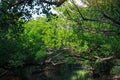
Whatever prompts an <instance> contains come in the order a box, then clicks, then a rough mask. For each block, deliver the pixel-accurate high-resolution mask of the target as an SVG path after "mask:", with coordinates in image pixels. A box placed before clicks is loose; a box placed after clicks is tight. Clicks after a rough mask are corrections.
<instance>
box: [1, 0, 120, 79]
mask: <svg viewBox="0 0 120 80" xmlns="http://www.w3.org/2000/svg"><path fill="white" fill-rule="evenodd" d="M63 3H64V4H63ZM83 4H84V5H86V7H83V6H80V5H78V4H77V3H76V2H75V1H74V0H70V1H65V0H59V1H55V2H54V1H53V2H49V1H46V0H41V1H39V0H35V1H33V0H25V1H24V0H17V1H15V0H8V1H6V0H2V1H1V2H0V15H1V17H0V73H2V74H0V77H4V76H5V75H7V74H8V73H14V74H16V73H15V72H19V74H17V75H22V78H23V79H25V74H24V76H23V73H26V74H27V75H26V76H30V75H31V74H32V73H34V71H35V69H36V68H38V67H39V69H40V70H41V72H44V70H46V69H48V70H49V67H50V69H51V68H53V66H57V67H59V65H60V64H63V66H60V67H59V68H62V69H63V68H67V69H71V67H70V68H68V65H72V66H73V65H77V67H79V68H80V69H83V70H81V71H79V70H78V71H77V72H76V74H78V75H80V76H81V77H79V76H78V79H79V78H82V77H83V76H85V75H87V76H88V75H91V74H92V76H93V78H96V77H97V78H101V79H102V78H104V76H107V77H108V76H111V75H113V74H115V75H117V74H118V75H119V74H120V73H119V59H120V55H119V50H120V46H119V44H120V41H119V39H120V35H119V34H120V28H119V26H120V21H119V20H120V4H119V3H118V0H109V1H108V0H100V1H97V0H96V1H94V0H85V2H84V1H83ZM52 5H56V6H57V7H55V6H52ZM36 6H37V8H36V9H34V8H35V7H36ZM51 8H53V9H54V10H56V11H57V14H53V13H52V12H51V11H50V9H51ZM31 10H33V11H32V12H31ZM34 13H35V14H36V13H37V14H41V15H42V14H45V16H41V17H38V18H36V19H32V18H31V15H33V14H34ZM81 65H82V66H81ZM51 66H52V67H51ZM31 67H32V68H31ZM23 69H26V70H23ZM58 70H59V71H61V69H58ZM6 71H7V72H6ZM32 71H33V72H32ZM38 71H39V70H38ZM59 71H58V72H59ZM63 71H64V70H63ZM60 73H63V72H62V71H61V72H60ZM73 73H74V70H73ZM107 77H106V78H107ZM72 78H74V76H71V80H72ZM29 79H30V78H29ZM75 79H76V78H75ZM16 80H17V79H16ZM55 80H56V79H55ZM69 80H70V78H69Z"/></svg>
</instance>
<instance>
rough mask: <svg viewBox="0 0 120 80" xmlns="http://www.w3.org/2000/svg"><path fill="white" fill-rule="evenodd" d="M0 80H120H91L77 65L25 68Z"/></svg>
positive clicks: (98, 79)
mask: <svg viewBox="0 0 120 80" xmlns="http://www.w3.org/2000/svg"><path fill="white" fill-rule="evenodd" d="M0 80H120V79H100V78H96V79H93V78H92V76H90V75H89V72H87V71H86V68H85V67H84V66H81V65H79V64H77V65H76V64H67V65H66V64H62V65H57V66H46V67H44V68H43V69H41V68H40V67H26V68H23V69H20V70H12V71H11V72H9V73H8V74H6V75H5V76H3V77H0Z"/></svg>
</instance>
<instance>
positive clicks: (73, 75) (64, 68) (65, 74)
mask: <svg viewBox="0 0 120 80" xmlns="http://www.w3.org/2000/svg"><path fill="white" fill-rule="evenodd" d="M82 69H83V68H81V65H71V64H69V65H58V66H56V67H55V68H54V69H51V70H45V71H44V72H42V73H39V74H34V75H33V76H32V78H33V80H91V79H90V78H89V77H88V76H86V77H85V74H86V73H87V72H86V71H85V70H82Z"/></svg>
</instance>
